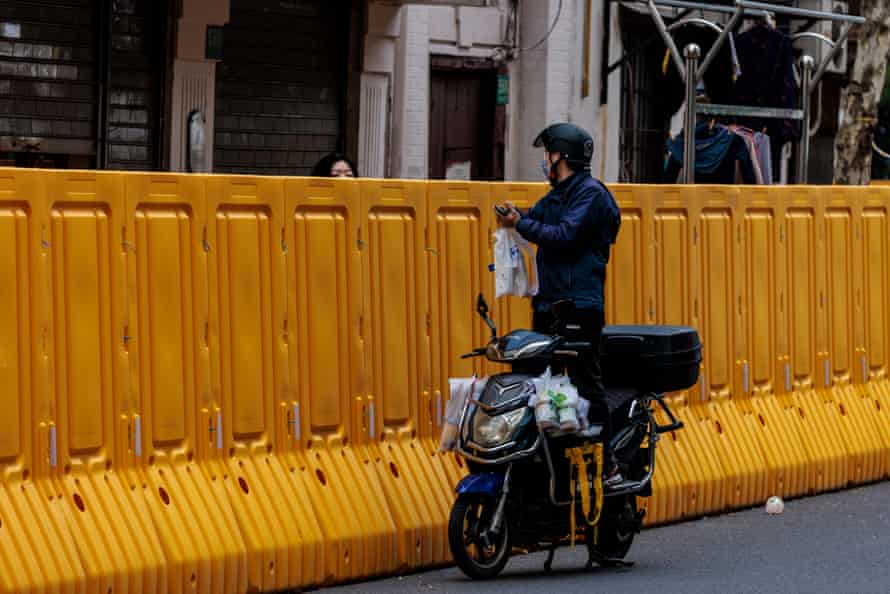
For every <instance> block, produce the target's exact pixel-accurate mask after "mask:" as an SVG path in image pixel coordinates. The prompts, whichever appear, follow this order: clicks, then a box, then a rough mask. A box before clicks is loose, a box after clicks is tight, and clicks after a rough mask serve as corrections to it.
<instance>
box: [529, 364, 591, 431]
mask: <svg viewBox="0 0 890 594" xmlns="http://www.w3.org/2000/svg"><path fill="white" fill-rule="evenodd" d="M532 383H533V384H534V385H535V398H534V400H535V402H534V409H535V420H536V421H537V423H538V427H540V428H541V429H542V430H544V431H559V432H561V433H575V432H577V431H578V430H579V429H581V428H582V424H583V422H582V421H581V419H580V418H579V417H581V408H587V407H585V406H583V405H582V404H581V401H582V400H583V399H582V398H580V397H579V396H578V389H577V388H576V387H575V386H574V385H573V384H572V382H571V381H570V380H569V378H568V376H565V375H551V371H550V368H549V367H548V368H547V371H545V372H544V373H543V374H542V375H540V376H538V377H537V378H534V379H533V380H532ZM584 404H588V403H587V402H586V401H585V402H584ZM588 406H589V404H588ZM586 414H587V411H586V410H585V411H584V417H585V418H586Z"/></svg>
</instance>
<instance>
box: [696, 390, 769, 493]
mask: <svg viewBox="0 0 890 594" xmlns="http://www.w3.org/2000/svg"><path fill="white" fill-rule="evenodd" d="M742 402H745V401H742ZM708 406H709V409H710V410H709V412H710V415H711V418H712V419H713V420H714V428H715V430H716V431H717V439H718V442H717V445H718V448H719V449H718V457H719V458H720V460H721V462H722V463H723V474H724V476H725V477H726V480H727V483H728V484H727V489H728V490H727V491H726V492H725V493H724V498H725V503H726V505H727V507H729V508H738V507H745V506H748V505H755V504H757V503H760V502H762V501H766V499H767V498H768V497H769V496H770V493H769V492H768V491H767V475H766V473H765V472H763V470H764V468H766V461H765V460H764V457H763V455H762V454H761V451H760V448H759V446H758V443H757V435H756V433H754V432H753V429H754V427H753V426H752V424H751V423H750V422H749V421H751V420H753V415H752V414H751V413H749V412H746V411H745V410H744V409H743V406H742V405H741V404H740V403H739V401H738V400H736V399H735V398H733V399H721V400H719V401H715V402H711V403H709V405H708Z"/></svg>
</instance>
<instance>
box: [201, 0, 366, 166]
mask: <svg viewBox="0 0 890 594" xmlns="http://www.w3.org/2000/svg"><path fill="white" fill-rule="evenodd" d="M348 6H349V3H347V2H340V1H337V0H333V1H329V2H324V1H320V0H291V1H285V0H232V6H231V18H230V22H229V25H227V26H226V29H225V34H224V35H225V38H224V44H223V61H222V62H221V63H219V65H218V66H217V77H216V81H217V82H216V122H215V128H216V134H215V147H214V170H216V171H219V172H230V173H265V174H278V175H284V174H289V175H294V174H297V175H300V174H307V173H309V171H310V169H311V168H312V166H313V165H314V164H315V162H316V161H317V160H318V159H319V158H320V157H321V156H322V155H324V154H325V153H327V152H330V151H333V150H335V149H336V148H337V147H338V144H339V139H340V132H341V119H342V109H341V106H342V100H341V94H342V89H343V77H344V76H345V72H346V66H345V61H346V55H347V54H346V51H347V48H348V24H349V18H348V17H349V8H348Z"/></svg>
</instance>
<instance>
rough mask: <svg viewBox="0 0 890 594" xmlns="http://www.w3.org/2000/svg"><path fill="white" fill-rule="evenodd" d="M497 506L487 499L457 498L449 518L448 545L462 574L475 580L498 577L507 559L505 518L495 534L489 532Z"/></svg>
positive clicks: (508, 544) (508, 537)
mask: <svg viewBox="0 0 890 594" xmlns="http://www.w3.org/2000/svg"><path fill="white" fill-rule="evenodd" d="M495 507H496V504H495V502H494V501H492V500H490V499H484V498H477V497H459V498H458V499H457V501H455V502H454V506H452V508H451V516H450V517H449V519H448V544H449V546H450V547H451V555H452V556H453V557H454V561H455V562H456V563H457V566H458V567H460V569H461V571H463V572H464V574H466V575H467V577H470V578H472V579H474V580H487V579H491V578H493V577H495V576H497V575H498V574H499V573H501V571H502V570H503V569H504V566H505V565H507V561H508V560H509V558H510V535H509V528H508V526H507V524H508V523H507V518H506V517H505V518H504V519H503V521H502V522H501V527H500V530H499V531H498V533H497V534H490V533H488V532H487V531H488V529H489V527H490V526H491V520H492V517H493V516H494V512H495Z"/></svg>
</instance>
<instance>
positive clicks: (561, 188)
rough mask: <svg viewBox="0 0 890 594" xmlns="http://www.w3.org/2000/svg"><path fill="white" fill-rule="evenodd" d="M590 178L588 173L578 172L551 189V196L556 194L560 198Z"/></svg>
mask: <svg viewBox="0 0 890 594" xmlns="http://www.w3.org/2000/svg"><path fill="white" fill-rule="evenodd" d="M587 177H590V173H589V172H587V171H579V172H577V173H574V174H572V175H571V176H570V177H567V178H565V179H564V180H562V181H561V182H559V183H558V184H556V185H555V186H554V187H553V190H552V191H551V193H552V194H556V195H558V196H562V195H564V194H566V193H568V192H569V191H571V190H572V188H574V187H575V186H577V185H578V184H579V183H581V182H582V181H583V180H584V179H585V178H587Z"/></svg>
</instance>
